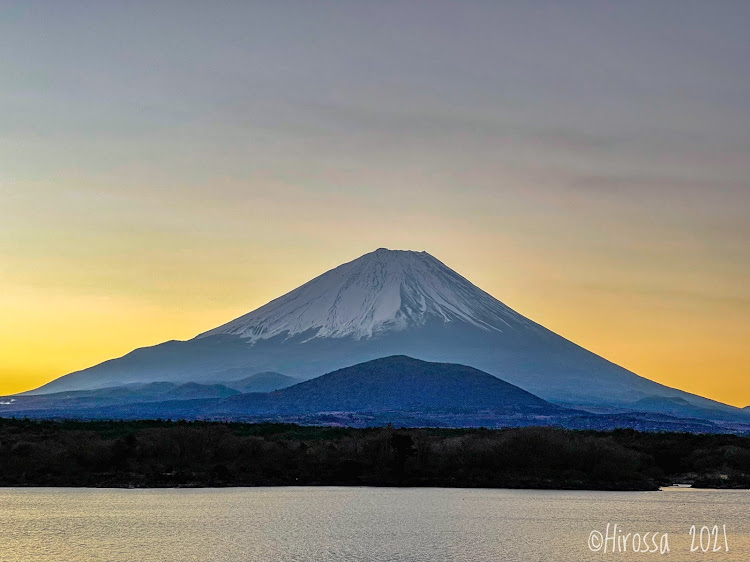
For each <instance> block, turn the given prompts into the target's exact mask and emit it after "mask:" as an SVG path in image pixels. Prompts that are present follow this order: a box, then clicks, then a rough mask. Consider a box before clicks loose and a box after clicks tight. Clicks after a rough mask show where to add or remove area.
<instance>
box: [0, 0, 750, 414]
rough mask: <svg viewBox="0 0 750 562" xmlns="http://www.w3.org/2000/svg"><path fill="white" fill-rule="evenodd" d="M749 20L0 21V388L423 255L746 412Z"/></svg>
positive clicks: (701, 11) (513, 11)
mask: <svg viewBox="0 0 750 562" xmlns="http://www.w3.org/2000/svg"><path fill="white" fill-rule="evenodd" d="M748 22H750V3H748V2H745V1H737V2H732V1H722V2H692V1H690V0H674V1H666V0H665V1H662V2H652V1H643V2H639V1H632V2H615V1H601V0H596V1H590V2H583V1H581V2H579V1H567V2H564V3H563V2H536V1H529V2H510V1H508V2H499V1H487V2H484V1H461V2H459V1H455V2H445V1H440V0H433V1H430V2H420V1H417V0H410V1H408V2H399V1H388V0H383V1H378V2H372V1H368V2H364V1H363V2H357V1H354V0H352V1H346V2H344V1H342V2H325V1H320V2H307V1H304V2H303V1H299V2H295V1H291V0H284V1H279V2H249V1H248V2H244V1H243V2H239V1H238V2H222V1H216V2H210V3H208V2H187V1H180V2H167V1H149V2H138V1H133V2H99V1H90V2H79V1H75V0H70V1H67V2H59V1H47V2H45V1H37V2H13V1H5V2H2V3H0V52H1V53H2V56H1V57H0V393H13V392H18V391H22V390H28V389H30V388H34V387H37V386H39V385H40V384H42V383H44V382H47V381H49V380H51V379H54V378H56V377H58V376H61V375H63V374H66V373H68V372H71V371H73V370H77V369H81V368H85V367H88V366H91V365H93V364H96V363H98V362H101V361H104V360H106V359H110V358H113V357H116V356H120V355H123V354H125V353H127V352H128V351H130V350H132V349H134V348H136V347H142V346H146V345H154V344H157V343H160V342H162V341H166V340H171V339H188V338H191V337H193V336H195V335H196V334H198V333H199V332H203V331H205V330H208V329H210V328H212V327H214V326H217V325H219V324H222V323H224V322H226V321H228V320H230V319H232V318H234V317H237V316H239V315H241V314H244V313H246V312H249V311H250V310H252V309H254V308H256V307H258V306H260V305H262V304H264V303H265V302H267V301H269V300H271V299H272V298H275V297H277V296H280V295H281V294H283V293H285V292H287V291H289V290H291V289H293V288H295V287H296V286H298V285H300V284H302V283H304V282H305V281H307V280H309V279H310V278H312V277H314V276H315V275H318V274H320V273H322V272H323V271H326V270H328V269H331V268H333V267H335V266H337V265H339V264H340V263H343V262H345V261H349V260H351V259H354V258H356V257H358V256H359V255H361V254H364V253H366V252H369V251H372V250H374V249H376V248H378V247H388V248H393V249H412V250H419V251H422V250H426V251H428V252H430V253H431V254H432V255H434V256H435V257H437V258H438V259H440V260H441V261H443V262H444V263H446V264H447V265H449V266H450V267H452V268H453V269H455V270H457V271H458V272H460V273H461V274H462V275H464V276H465V277H467V278H468V279H470V280H471V281H472V282H474V283H475V284H477V285H478V286H480V287H481V288H483V289H485V290H486V291H488V292H490V293H491V294H493V295H494V296H496V297H497V298H499V299H500V300H501V301H503V302H504V303H506V304H507V305H509V306H511V307H512V308H514V309H516V310H518V311H519V312H521V313H522V314H524V315H526V316H528V317H530V318H531V319H533V320H535V321H537V322H539V323H541V324H543V325H545V326H546V327H548V328H550V329H552V330H554V331H556V332H557V333H559V334H561V335H563V336H565V337H567V338H568V339H571V340H573V341H575V342H576V343H579V344H581V345H583V346H584V347H586V348H587V349H589V350H591V351H594V352H596V353H598V354H600V355H603V356H604V357H606V358H608V359H610V360H612V361H614V362H616V363H618V364H620V365H622V366H624V367H626V368H629V369H631V370H633V371H635V372H637V373H638V374H640V375H642V376H645V377H648V378H650V379H653V380H656V381H659V382H661V383H664V384H667V385H670V386H674V387H677V388H680V389H683V390H687V391H690V392H695V393H698V394H701V395H703V396H707V397H710V398H714V399H718V400H721V401H724V402H727V403H730V404H734V405H738V406H745V405H748V404H750V368H749V365H750V64H748V61H749V60H750V34H748V33H747V26H748Z"/></svg>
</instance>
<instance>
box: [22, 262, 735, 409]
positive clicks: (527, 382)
mask: <svg viewBox="0 0 750 562" xmlns="http://www.w3.org/2000/svg"><path fill="white" fill-rule="evenodd" d="M392 355H408V356H411V357H415V358H418V359H422V360H426V361H436V362H444V363H460V364H463V365H467V366H470V367H474V368H476V369H481V370H482V371H485V372H488V373H490V374H492V375H495V376H496V377H498V378H500V379H502V380H504V381H507V382H509V383H511V384H513V385H516V386H519V387H520V388H522V389H524V390H526V391H528V392H531V393H533V394H535V395H537V396H539V397H541V398H543V399H545V400H548V401H551V402H555V403H558V404H563V405H568V406H578V407H590V408H592V407H593V408H598V407H605V408H620V409H625V410H628V409H637V410H649V409H651V410H652V411H661V406H660V404H661V402H664V401H665V400H666V401H667V402H668V403H669V404H670V407H673V406H674V404H675V399H680V404H681V405H682V406H684V408H687V409H688V410H689V409H693V410H695V411H700V412H709V413H711V412H713V413H715V414H716V415H717V416H719V417H721V415H725V414H729V415H736V414H738V413H740V415H742V414H741V412H742V411H741V410H740V409H737V408H733V407H730V406H727V405H724V404H721V403H719V402H715V401H712V400H708V399H706V398H702V397H700V396H696V395H693V394H689V393H686V392H683V391H680V390H676V389H673V388H669V387H667V386H664V385H661V384H658V383H656V382H654V381H651V380H648V379H646V378H643V377H640V376H638V375H636V374H635V373H632V372H630V371H628V370H626V369H624V368H622V367H619V366H618V365H615V364H614V363H611V362H609V361H607V360H606V359H603V358H602V357H599V356H598V355H595V354H594V353H591V352H589V351H587V350H585V349H584V348H582V347H580V346H578V345H576V344H574V343H572V342H570V341H568V340H566V339H565V338H563V337H561V336H559V335H557V334H555V333H553V332H551V331H550V330H548V329H546V328H544V327H543V326H541V325H539V324H537V323H535V322H533V321H531V320H529V319H528V318H526V317H524V316H522V315H521V314H519V313H518V312H516V311H514V310H512V309H511V308H509V307H508V306H506V305H505V304H503V303H502V302H500V301H499V300H497V299H496V298H495V297H493V296H492V295H490V294H488V293H486V292H485V291H483V290H482V289H480V288H478V287H477V286H475V285H474V284H472V283H471V282H470V281H468V280H467V279H465V278H464V277H462V276H461V275H459V274H458V273H456V272H455V271H453V270H452V269H451V268H449V267H448V266H446V265H445V264H443V263H442V262H440V261H439V260H437V259H436V258H434V257H433V256H431V255H430V254H428V253H426V252H413V251H402V250H388V249H384V248H381V249H378V250H376V251H374V252H371V253H368V254H365V255H363V256H361V257H359V258H357V259H355V260H353V261H351V262H348V263H345V264H343V265H340V266H339V267H336V268H334V269H332V270H330V271H328V272H326V273H323V274H322V275H320V276H318V277H316V278H315V279H313V280H311V281H309V282H308V283H305V284H304V285H302V286H300V287H298V288H297V289H295V290H293V291H291V292H289V293H287V294H285V295H283V296H281V297H279V298H277V299H275V300H273V301H271V302H269V303H268V304H266V305H264V306H261V307H260V308H258V309H256V310H254V311H252V312H250V313H248V314H246V315H244V316H240V317H239V318H237V319H235V320H232V321H231V322H228V323H226V324H224V325H222V326H219V327H217V328H214V329H212V330H208V331H206V332H204V333H202V334H200V335H198V336H196V337H195V338H193V339H191V340H188V341H169V342H165V343H163V344H159V345H156V346H153V347H147V348H141V349H136V350H135V351H132V352H131V353H129V354H127V355H125V356H123V357H120V358H118V359H113V360H110V361H106V362H104V363H101V364H99V365H96V366H94V367H90V368H88V369H85V370H82V371H78V372H75V373H71V374H69V375H66V376H63V377H60V378H59V379H56V380H54V381H52V382H50V383H48V384H47V385H45V386H43V387H41V388H39V389H37V390H35V391H33V392H32V394H40V393H52V392H62V391H72V390H88V389H95V388H105V387H112V386H118V385H125V384H131V383H149V382H154V381H169V382H176V383H185V382H198V383H202V384H210V383H214V382H217V381H224V380H228V379H230V378H231V377H230V376H228V375H229V374H231V373H236V372H243V373H246V374H251V373H254V372H261V371H277V372H281V373H284V374H286V375H291V376H294V377H299V378H302V379H309V378H312V377H315V376H318V375H321V374H323V373H327V372H330V371H334V370H336V369H341V368H343V367H348V366H350V365H354V364H357V363H361V362H364V361H369V360H372V359H376V358H380V357H385V356H392ZM683 402H684V404H683ZM682 406H681V407H682ZM744 416H745V417H746V414H745V415H744ZM698 417H707V416H698ZM709 417H710V416H709Z"/></svg>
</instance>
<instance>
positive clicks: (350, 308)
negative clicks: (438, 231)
mask: <svg viewBox="0 0 750 562" xmlns="http://www.w3.org/2000/svg"><path fill="white" fill-rule="evenodd" d="M430 321H438V322H463V323H466V324H471V325H473V326H475V327H477V328H480V329H482V330H485V331H497V332H503V331H505V330H508V329H514V328H518V327H521V326H523V327H525V328H527V329H529V328H530V329H536V324H534V323H533V322H530V321H528V320H527V319H526V318H524V317H523V316H521V315H520V314H518V313H516V312H515V311H513V310H511V309H510V308H508V307H507V306H505V305H504V304H503V303H501V302H500V301H498V300H497V299H495V298H494V297H492V296H491V295H489V294H488V293H485V292H484V291H482V290H481V289H479V288H478V287H476V286H475V285H473V284H472V283H470V282H469V281H468V280H466V279H465V278H464V277H462V276H461V275H459V274H458V273H456V272H455V271H453V270H452V269H450V268H449V267H448V266H446V265H445V264H443V263H442V262H440V261H439V260H437V259H435V258H434V257H432V256H431V255H430V254H428V253H427V252H412V251H405V250H387V249H385V248H380V249H379V250H376V251H374V252H371V253H369V254H365V255H364V256H361V257H359V258H357V259H356V260H354V261H351V262H349V263H345V264H343V265H340V266H339V267H337V268H335V269H332V270H331V271H328V272H326V273H324V274H323V275H320V276H319V277H316V278H315V279H313V280H312V281H309V282H308V283H305V284H304V285H302V286H301V287H299V288H297V289H295V290H293V291H291V292H290V293H287V294H286V295H284V296H282V297H279V298H277V299H275V300H273V301H271V302H269V303H268V304H266V305H265V306H262V307H260V308H258V309H256V310H254V311H253V312H250V313H249V314H245V315H244V316H241V317H239V318H237V319H236V320H233V321H231V322H229V323H227V324H224V325H223V326H220V327H218V328H215V329H213V330H210V331H208V332H205V333H203V334H201V335H199V336H198V337H199V338H202V337H206V336H212V335H217V334H230V335H235V336H240V337H241V338H244V339H247V340H249V341H250V342H255V341H257V340H262V339H269V338H272V337H275V336H278V335H280V334H286V336H287V337H291V336H294V335H297V334H309V336H308V339H312V338H343V337H353V338H354V339H361V338H370V337H372V336H376V335H378V334H381V333H383V332H386V331H400V330H404V329H406V328H408V327H410V326H419V325H424V324H426V323H427V322H430Z"/></svg>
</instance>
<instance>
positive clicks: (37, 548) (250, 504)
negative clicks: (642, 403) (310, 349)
mask: <svg viewBox="0 0 750 562" xmlns="http://www.w3.org/2000/svg"><path fill="white" fill-rule="evenodd" d="M748 508H750V494H749V493H748V492H745V491H714V490H705V491H703V490H688V489H680V490H675V489H669V490H665V491H662V492H638V493H626V492H622V493H621V492H559V491H525V490H524V491H518V490H466V489H432V488H427V489H425V488H422V489H394V488H230V489H218V490H217V489H196V490H174V489H167V490H110V489H107V490H101V489H70V488H56V489H55V488H52V489H50V488H5V489H0V561H2V562H5V561H12V562H27V561H28V562H31V561H42V560H43V561H60V562H78V561H86V562H96V561H122V562H149V561H160V562H161V561H165V562H166V561H175V562H177V561H199V562H225V561H226V562H241V561H246V560H247V561H262V562H274V561H324V562H325V561H370V560H372V561H393V560H399V561H400V560H404V561H414V562H441V561H447V560H458V561H490V560H497V561H503V562H506V561H516V560H517V561H534V560H552V561H556V562H568V561H578V560H691V561H697V560H736V561H743V562H747V561H750V513H749V512H748ZM607 523H611V524H614V523H617V524H618V526H619V527H620V528H624V529H625V531H626V532H630V533H645V532H647V531H659V532H662V533H664V532H667V533H668V534H669V546H670V548H671V552H670V553H669V554H665V555H663V556H662V555H660V554H658V553H656V554H633V553H631V552H627V553H624V552H623V553H615V554H612V553H607V554H604V553H603V552H598V553H594V552H591V551H590V550H589V547H588V540H589V535H590V533H591V531H593V530H599V531H601V532H602V533H603V532H604V530H605V528H606V524H607ZM714 524H716V525H719V527H722V525H726V527H727V539H728V543H729V552H728V553H725V552H721V553H708V554H701V553H695V552H694V553H692V554H691V553H690V546H691V538H690V536H689V534H688V531H689V529H690V526H691V525H697V526H698V529H699V530H700V527H701V526H702V525H707V526H709V527H712V526H713V525H714ZM720 544H721V545H722V546H723V538H722V539H721V540H720ZM712 546H713V544H712Z"/></svg>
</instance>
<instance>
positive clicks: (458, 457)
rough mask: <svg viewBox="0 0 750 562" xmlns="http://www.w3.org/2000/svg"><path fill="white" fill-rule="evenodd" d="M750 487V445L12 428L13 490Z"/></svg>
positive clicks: (84, 426)
mask: <svg viewBox="0 0 750 562" xmlns="http://www.w3.org/2000/svg"><path fill="white" fill-rule="evenodd" d="M679 482H692V483H694V484H695V485H696V486H705V487H749V486H750V438H749V437H738V436H733V435H695V434H687V433H640V432H637V431H633V430H616V431H613V432H595V431H570V430H563V429H554V428H538V427H531V428H517V429H503V430H486V429H394V428H392V427H383V428H368V429H353V428H334V427H303V426H297V425H284V424H242V423H217V422H169V421H159V420H157V421H126V422H119V421H113V422H75V421H63V422H52V421H32V420H8V419H5V420H3V419H0V485H2V486H112V487H123V486H136V487H162V486H261V485H271V486H275V485H367V486H448V487H510V488H561V489H602V490H650V489H655V488H656V487H658V486H660V485H668V484H672V483H679Z"/></svg>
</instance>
